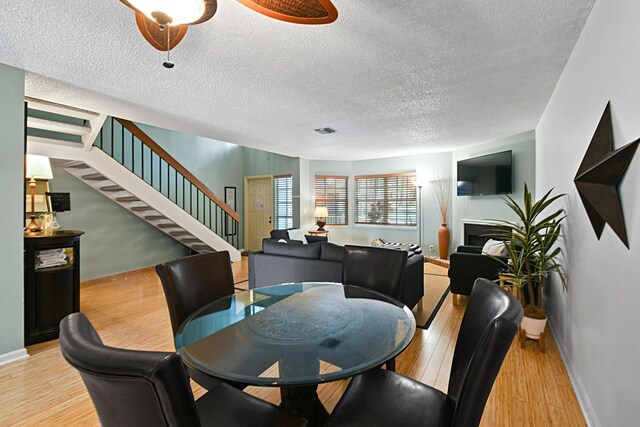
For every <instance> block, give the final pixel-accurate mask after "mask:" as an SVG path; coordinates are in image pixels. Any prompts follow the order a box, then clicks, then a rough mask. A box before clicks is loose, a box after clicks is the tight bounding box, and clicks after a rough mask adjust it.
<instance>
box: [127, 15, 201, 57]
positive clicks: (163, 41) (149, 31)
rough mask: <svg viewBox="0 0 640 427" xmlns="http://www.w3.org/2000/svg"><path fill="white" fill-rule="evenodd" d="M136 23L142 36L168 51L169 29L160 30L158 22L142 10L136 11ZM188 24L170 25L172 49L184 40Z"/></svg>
mask: <svg viewBox="0 0 640 427" xmlns="http://www.w3.org/2000/svg"><path fill="white" fill-rule="evenodd" d="M136 23H137V24H138V29H139V30H140V32H141V33H142V36H143V37H144V38H145V40H146V41H148V42H149V44H150V45H151V46H153V47H155V48H156V49H158V50H161V51H163V52H166V51H167V29H165V30H164V31H161V30H160V25H158V23H157V22H155V21H152V20H151V19H149V18H147V17H146V16H145V15H144V14H143V13H142V12H139V11H136ZM188 28H189V26H188V25H178V26H175V27H170V31H169V42H170V45H169V47H170V49H169V50H171V49H173V48H174V47H176V46H177V45H178V43H180V42H181V41H182V39H183V38H184V35H185V34H187V29H188Z"/></svg>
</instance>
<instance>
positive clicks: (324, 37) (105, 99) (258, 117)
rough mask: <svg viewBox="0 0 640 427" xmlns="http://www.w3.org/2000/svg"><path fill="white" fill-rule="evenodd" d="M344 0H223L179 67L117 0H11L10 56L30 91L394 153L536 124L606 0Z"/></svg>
mask: <svg viewBox="0 0 640 427" xmlns="http://www.w3.org/2000/svg"><path fill="white" fill-rule="evenodd" d="M333 3H334V4H335V6H336V8H337V9H338V11H339V17H338V20H337V21H336V22H335V23H333V24H329V25H319V26H301V25H296V24H289V23H286V22H281V21H276V20H273V19H269V18H267V17H264V16H262V15H260V14H258V13H256V12H254V11H252V10H250V9H248V8H246V7H244V6H242V5H241V4H239V3H237V2H236V1H234V0H218V12H217V13H216V15H215V16H214V17H213V19H211V20H210V21H209V22H207V23H205V24H202V25H199V26H195V27H191V28H190V29H189V31H188V32H187V35H186V37H185V39H184V40H183V41H182V43H181V44H180V45H179V46H177V47H176V49H175V50H173V51H172V55H171V59H172V60H173V61H174V62H175V63H176V66H175V68H174V69H172V70H167V69H165V68H163V67H162V61H164V55H162V54H161V53H160V52H158V51H156V50H155V49H154V48H152V47H151V46H150V45H148V44H147V42H145V41H144V39H143V38H142V36H141V35H140V34H139V32H138V30H137V28H136V25H135V19H134V13H133V11H131V10H130V9H129V8H127V7H125V6H124V5H123V4H122V3H120V2H119V1H117V0H84V1H80V0H75V1H72V0H56V1H42V0H38V1H36V0H3V1H2V7H1V8H0V62H1V63H5V64H8V65H12V66H14V67H18V68H22V69H25V70H27V71H29V73H28V75H27V89H26V91H27V94H28V95H30V96H35V97H41V98H44V99H48V100H52V101H56V102H60V103H65V104H70V105H74V106H78V107H82V108H87V109H92V110H95V111H100V112H104V113H108V114H112V115H116V116H122V117H126V118H129V119H132V120H135V121H139V122H143V123H148V124H151V125H155V126H159V127H165V128H170V129H174V130H178V131H183V132H189V133H193V134H198V135H202V136H208V137H211V138H215V139H219V140H223V141H228V142H233V143H236V144H240V145H246V146H250V147H255V148H261V149H265V150H270V151H274V152H277V153H281V154H287V155H291V156H301V157H306V158H311V159H348V160H356V159H366V158H377V157H389V156H397V155H404V154H414V153H421V152H428V151H442V150H450V149H455V148H459V147H463V146H467V145H471V144H477V143H480V142H484V141H488V140H492V139H496V138H501V137H506V136H509V135H513V134H516V133H519V132H522V131H526V130H530V129H533V128H534V127H535V126H536V124H537V122H538V120H539V118H540V116H541V114H542V111H543V109H544V107H545V105H546V103H547V101H548V100H549V97H550V96H551V93H552V91H553V88H554V86H555V84H556V82H557V80H558V78H559V77H560V74H561V72H562V69H563V68H564V65H565V63H566V62H567V59H568V58H569V55H570V53H571V50H572V49H573V46H574V44H575V42H576V40H577V38H578V35H579V34H580V31H581V30H582V27H583V25H584V22H585V20H586V18H587V16H588V14H589V11H590V10H591V7H592V5H593V0H564V1H558V0H512V1H504V0H406V1H389V0H369V1H345V0H335V1H334V2H333ZM325 126H329V127H332V128H334V129H336V130H337V132H336V133H333V134H330V135H319V134H317V133H315V132H314V131H313V130H314V129H316V128H319V127H325Z"/></svg>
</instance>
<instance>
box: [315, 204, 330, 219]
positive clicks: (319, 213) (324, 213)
mask: <svg viewBox="0 0 640 427" xmlns="http://www.w3.org/2000/svg"><path fill="white" fill-rule="evenodd" d="M313 216H314V217H316V218H326V217H328V216H329V210H328V209H327V208H326V206H316V211H315V213H314V214H313Z"/></svg>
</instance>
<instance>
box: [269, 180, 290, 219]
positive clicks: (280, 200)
mask: <svg viewBox="0 0 640 427" xmlns="http://www.w3.org/2000/svg"><path fill="white" fill-rule="evenodd" d="M273 186H274V191H273V194H274V197H273V202H274V225H275V229H276V230H286V229H289V228H293V177H292V176H291V175H282V176H275V177H273Z"/></svg>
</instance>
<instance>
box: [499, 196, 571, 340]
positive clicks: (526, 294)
mask: <svg viewBox="0 0 640 427" xmlns="http://www.w3.org/2000/svg"><path fill="white" fill-rule="evenodd" d="M552 191H553V189H552V190H549V191H548V192H547V193H546V194H545V195H544V196H542V197H541V198H540V200H538V201H537V202H534V201H533V198H532V195H531V193H530V192H529V189H528V188H527V184H525V185H524V200H523V204H522V206H521V205H519V204H518V203H516V202H515V201H514V200H513V199H512V198H511V197H509V196H506V197H505V202H506V204H507V206H508V207H509V208H510V209H511V210H512V211H513V212H514V213H515V215H516V217H517V218H518V220H517V222H510V221H504V220H499V221H496V222H498V223H499V224H500V225H501V226H502V227H504V231H501V232H496V233H494V234H493V236H494V237H496V238H499V239H501V240H504V241H505V247H506V252H507V258H508V262H506V263H505V262H504V261H503V260H501V259H500V258H495V259H496V260H498V261H500V263H502V264H503V265H504V267H505V268H506V269H507V270H508V272H509V273H510V275H511V276H513V278H512V279H510V281H511V282H512V283H513V284H514V285H516V286H518V287H519V289H520V292H518V297H519V299H520V302H521V304H522V306H523V308H524V316H525V318H524V320H523V321H522V329H523V330H524V331H525V334H526V335H527V337H529V338H534V339H538V338H539V336H540V334H541V333H542V332H543V331H544V328H545V326H546V323H547V316H546V313H545V311H544V308H543V307H542V291H543V288H544V285H545V283H546V280H547V278H548V276H549V274H552V273H556V274H558V276H559V277H560V280H561V281H562V285H563V287H564V288H565V289H566V286H567V283H566V277H565V273H564V269H563V267H562V265H561V264H560V262H559V258H560V248H559V247H558V246H557V245H556V243H557V242H558V239H560V238H561V237H562V234H561V227H560V224H561V223H562V221H563V220H564V219H565V215H564V210H563V209H558V210H555V211H553V212H551V213H548V212H547V209H548V208H549V207H550V206H551V205H552V204H553V203H554V202H555V201H556V200H558V199H559V198H561V197H563V196H564V194H559V195H555V196H552V195H551V193H552Z"/></svg>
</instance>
